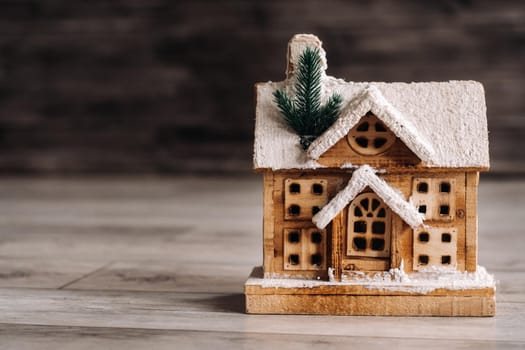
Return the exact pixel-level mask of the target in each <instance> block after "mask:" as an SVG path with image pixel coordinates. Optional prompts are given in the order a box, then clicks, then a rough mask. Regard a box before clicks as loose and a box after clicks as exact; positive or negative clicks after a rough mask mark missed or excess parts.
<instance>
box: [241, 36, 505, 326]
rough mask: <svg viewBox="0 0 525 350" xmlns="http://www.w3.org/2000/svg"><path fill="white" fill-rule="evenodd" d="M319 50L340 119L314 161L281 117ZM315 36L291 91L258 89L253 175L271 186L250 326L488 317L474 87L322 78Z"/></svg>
mask: <svg viewBox="0 0 525 350" xmlns="http://www.w3.org/2000/svg"><path fill="white" fill-rule="evenodd" d="M307 47H311V48H315V49H316V50H319V52H320V53H321V57H322V62H323V74H322V91H321V95H322V98H323V99H326V98H327V96H328V95H329V94H331V93H333V92H337V93H338V94H340V95H341V97H342V108H341V112H340V116H339V118H338V119H337V121H335V123H334V124H333V125H332V126H330V127H329V128H328V129H327V130H326V131H325V132H324V133H323V134H322V135H320V136H319V137H317V138H316V139H315V140H314V141H313V142H312V143H311V144H310V145H309V147H308V148H307V149H306V150H304V149H303V148H302V147H301V146H300V144H299V137H298V136H297V135H296V134H295V133H294V132H293V131H291V130H290V129H289V128H288V127H287V126H286V124H285V123H283V120H282V116H281V115H280V113H279V110H278V108H277V107H276V105H275V101H274V98H273V93H274V91H275V90H276V89H288V90H290V87H291V85H292V82H293V81H294V79H295V73H296V67H297V60H298V58H299V56H300V54H301V52H303V51H304V50H305V48H307ZM326 67H327V66H326V59H325V53H324V51H323V49H322V46H321V42H320V41H319V39H318V38H316V37H315V36H313V35H305V34H301V35H296V36H294V37H293V38H292V40H291V41H290V43H289V46H288V63H287V72H286V73H287V77H286V80H285V81H283V82H277V83H273V82H268V83H261V84H257V85H256V127H255V147H254V148H255V149H254V166H255V169H256V170H257V171H259V172H261V173H262V174H263V176H264V223H263V244H264V255H263V256H264V261H263V267H262V270H261V269H257V268H256V269H254V272H253V273H252V276H251V277H250V278H249V279H248V281H247V282H246V285H245V294H246V307H247V312H249V313H297V314H348V315H442V316H447V315H448V316H453V315H458V316H488V315H493V314H494V313H495V298H494V291H495V284H494V280H493V277H492V276H491V275H489V274H487V273H486V271H485V269H484V268H482V267H480V266H478V265H477V241H478V239H477V235H478V227H477V187H478V179H479V172H480V171H486V170H487V169H488V167H489V154H488V131H487V123H486V107H485V99H484V91H483V87H482V85H481V84H480V83H477V82H474V81H450V82H440V83H437V82H431V83H409V84H407V83H361V82H346V81H343V80H340V79H336V78H333V77H330V76H326V75H325V74H324V70H325V69H326Z"/></svg>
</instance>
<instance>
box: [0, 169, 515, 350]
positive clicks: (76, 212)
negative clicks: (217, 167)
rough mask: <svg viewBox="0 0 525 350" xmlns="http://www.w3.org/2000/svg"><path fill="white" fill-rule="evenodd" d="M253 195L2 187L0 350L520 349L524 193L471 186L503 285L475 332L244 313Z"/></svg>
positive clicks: (167, 182) (227, 187) (257, 185)
mask: <svg viewBox="0 0 525 350" xmlns="http://www.w3.org/2000/svg"><path fill="white" fill-rule="evenodd" d="M262 190H263V188H262V181H261V179H260V178H258V177H257V178H253V179H239V178H236V179H227V178H224V179H211V178H208V179H194V178H105V179H104V178H99V179H71V178H70V179H30V178H26V179H6V178H4V179H1V180H0V194H1V196H0V257H1V259H0V272H1V274H0V276H1V278H0V281H1V285H0V339H1V341H0V349H24V348H42V349H57V348H60V347H61V346H62V347H65V346H67V347H68V348H72V349H92V348H107V349H120V348H123V347H124V348H129V349H139V348H144V347H149V348H159V349H163V348H168V347H169V348H173V346H176V345H177V346H178V347H179V345H180V347H181V348H189V349H191V348H198V349H200V348H206V347H213V348H216V349H226V348H239V347H240V348H242V347H245V348H250V347H257V348H273V349H275V348H282V349H286V348H297V347H304V348H307V349H308V348H318V347H319V346H320V345H319V344H322V346H323V348H341V347H344V346H348V344H352V345H353V346H354V345H355V346H358V347H360V348H363V349H383V348H385V347H398V348H407V349H415V348H418V349H420V348H422V347H425V348H429V349H433V348H436V349H439V348H444V347H473V348H474V347H475V348H479V349H490V348H508V349H518V348H523V347H524V346H525V335H524V333H523V332H522V328H523V326H522V325H523V323H524V322H525V317H524V315H525V293H524V290H525V262H524V260H523V259H522V258H521V256H522V251H523V249H524V243H523V240H522V229H521V221H520V219H521V214H522V212H523V208H525V182H523V181H518V180H508V181H505V182H494V181H484V180H482V181H481V183H480V188H479V190H480V191H479V202H480V206H479V219H480V221H479V232H480V234H479V263H480V264H481V265H483V266H486V267H487V268H488V270H489V271H490V272H493V273H495V274H496V278H497V279H498V280H499V284H498V288H497V300H498V303H497V309H498V311H497V312H498V313H497V315H496V316H495V317H494V318H479V319H474V318H446V319H444V318H426V317H419V318H397V317H394V318H392V317H358V318H356V317H331V316H323V317H306V316H266V315H257V316H255V315H246V314H244V313H243V310H244V301H243V300H244V297H243V295H242V289H243V283H244V281H245V280H246V277H247V275H248V274H249V272H250V270H251V267H252V266H254V265H260V264H261V263H262V261H263V259H262V254H261V222H262ZM203 212H204V213H206V215H205V216H203V215H204V214H203ZM101 267H102V269H100V268H101ZM17 270H18V271H30V272H31V273H29V274H20V273H12V272H13V271H17ZM71 282H73V283H71ZM64 284H68V285H66V287H64V288H63V289H58V288H60V286H61V285H64Z"/></svg>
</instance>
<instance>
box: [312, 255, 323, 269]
mask: <svg viewBox="0 0 525 350" xmlns="http://www.w3.org/2000/svg"><path fill="white" fill-rule="evenodd" d="M310 262H311V263H312V265H316V266H321V265H322V264H323V256H322V255H321V254H312V257H311V259H310Z"/></svg>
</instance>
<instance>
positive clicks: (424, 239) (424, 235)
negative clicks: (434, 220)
mask: <svg viewBox="0 0 525 350" xmlns="http://www.w3.org/2000/svg"><path fill="white" fill-rule="evenodd" d="M418 239H419V241H420V242H428V241H429V240H430V235H429V234H428V232H421V233H420V234H419V236H418Z"/></svg>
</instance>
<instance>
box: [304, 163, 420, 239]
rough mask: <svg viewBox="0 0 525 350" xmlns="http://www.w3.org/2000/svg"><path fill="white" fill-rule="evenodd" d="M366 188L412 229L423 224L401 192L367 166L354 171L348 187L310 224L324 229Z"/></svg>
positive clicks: (415, 210) (316, 215)
mask: <svg viewBox="0 0 525 350" xmlns="http://www.w3.org/2000/svg"><path fill="white" fill-rule="evenodd" d="M367 186H369V187H370V188H371V189H372V190H373V191H374V192H375V193H376V194H377V195H378V196H379V197H380V198H381V199H382V200H383V202H385V204H386V205H387V206H388V207H389V208H390V209H392V210H393V211H394V212H395V213H396V214H397V215H399V216H400V217H401V219H403V221H405V222H406V223H407V224H409V225H410V226H411V227H412V228H416V227H418V226H419V225H421V224H422V223H423V216H422V215H421V214H420V213H419V212H418V210H417V209H416V207H415V206H414V205H413V204H411V203H409V202H407V201H406V200H405V198H404V197H403V194H402V193H401V192H399V191H398V190H396V189H394V188H393V187H391V186H390V185H389V184H388V183H387V182H386V181H385V180H383V179H381V178H380V177H378V176H377V175H376V174H375V173H374V169H373V168H372V167H370V166H369V165H363V166H361V167H359V168H358V169H357V170H355V171H354V173H353V174H352V178H351V179H350V181H348V185H346V187H345V188H344V189H342V190H341V191H340V192H339V193H338V194H337V195H336V196H335V197H334V198H333V199H332V200H331V201H330V202H328V204H326V205H325V206H324V207H323V208H322V209H321V211H319V212H318V213H317V214H315V215H314V217H313V218H312V222H313V223H314V224H315V225H316V226H317V227H318V228H320V229H323V228H325V227H326V226H327V225H328V224H329V223H330V221H332V220H333V219H334V218H335V217H336V216H337V214H339V213H340V212H341V210H343V209H344V208H345V207H346V206H347V205H348V204H349V203H350V202H351V201H352V200H353V199H354V198H355V197H356V196H357V195H358V194H359V193H361V192H362V191H363V190H364V189H365V188H366V187H367Z"/></svg>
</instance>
